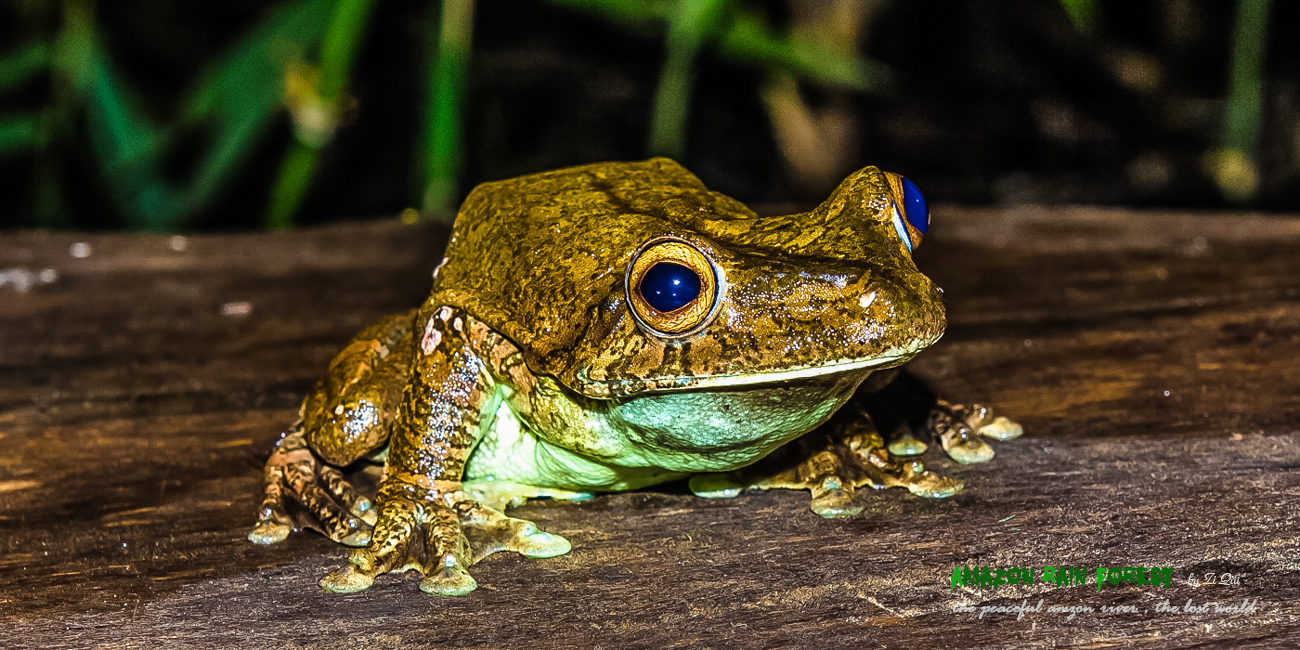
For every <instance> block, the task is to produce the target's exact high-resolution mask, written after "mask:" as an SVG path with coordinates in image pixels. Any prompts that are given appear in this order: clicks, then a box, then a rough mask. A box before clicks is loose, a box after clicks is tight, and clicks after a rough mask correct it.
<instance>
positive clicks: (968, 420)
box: [926, 401, 1024, 464]
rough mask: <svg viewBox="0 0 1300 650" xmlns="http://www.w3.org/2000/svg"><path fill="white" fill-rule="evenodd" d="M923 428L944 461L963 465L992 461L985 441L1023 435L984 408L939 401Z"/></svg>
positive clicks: (1016, 425) (1012, 425)
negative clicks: (935, 442)
mask: <svg viewBox="0 0 1300 650" xmlns="http://www.w3.org/2000/svg"><path fill="white" fill-rule="evenodd" d="M926 426H927V428H928V429H929V431H930V433H931V434H933V435H934V437H935V438H937V439H938V440H939V444H940V445H942V446H943V450H944V451H945V452H947V453H948V457H950V458H952V459H953V460H955V461H957V462H959V463H963V464H971V463H986V462H988V461H990V460H993V457H994V455H995V454H994V451H993V447H992V446H991V445H989V444H988V442H986V441H985V438H989V439H993V440H1011V439H1013V438H1018V437H1020V435H1021V434H1023V433H1024V429H1023V428H1021V426H1020V425H1019V424H1016V423H1015V422H1012V421H1011V420H1009V419H1007V418H1005V417H1002V416H995V415H994V414H993V410H992V409H990V408H988V407H986V406H981V405H979V404H973V405H971V406H963V405H960V404H957V405H950V404H948V403H946V402H943V401H940V402H938V403H937V404H935V406H934V409H933V410H931V411H930V418H929V420H928V421H927V423H926Z"/></svg>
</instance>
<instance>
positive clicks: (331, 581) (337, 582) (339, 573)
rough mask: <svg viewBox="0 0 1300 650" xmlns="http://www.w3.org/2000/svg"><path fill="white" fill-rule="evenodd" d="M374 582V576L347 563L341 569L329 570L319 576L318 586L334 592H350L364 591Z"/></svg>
mask: <svg viewBox="0 0 1300 650" xmlns="http://www.w3.org/2000/svg"><path fill="white" fill-rule="evenodd" d="M373 584H375V577H374V576H372V575H369V574H367V573H366V572H364V571H361V570H360V569H358V568H357V567H355V566H353V565H352V564H349V565H347V566H345V567H343V568H342V569H336V570H334V571H331V572H330V573H329V575H327V576H325V577H324V578H321V580H320V586H321V587H322V588H324V589H325V590H326V591H332V592H334V593H336V594H352V593H356V592H358V591H365V590H366V589H369V588H370V585H373Z"/></svg>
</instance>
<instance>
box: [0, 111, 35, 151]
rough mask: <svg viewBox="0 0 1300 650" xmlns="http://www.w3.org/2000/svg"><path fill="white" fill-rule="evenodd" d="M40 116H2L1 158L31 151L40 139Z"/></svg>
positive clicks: (0, 130) (0, 124)
mask: <svg viewBox="0 0 1300 650" xmlns="http://www.w3.org/2000/svg"><path fill="white" fill-rule="evenodd" d="M40 126H41V116H40V115H16V116H15V115H0V156H3V155H5V154H10V153H20V152H24V151H27V150H28V149H31V148H32V147H33V146H35V144H36V140H37V138H38V137H40Z"/></svg>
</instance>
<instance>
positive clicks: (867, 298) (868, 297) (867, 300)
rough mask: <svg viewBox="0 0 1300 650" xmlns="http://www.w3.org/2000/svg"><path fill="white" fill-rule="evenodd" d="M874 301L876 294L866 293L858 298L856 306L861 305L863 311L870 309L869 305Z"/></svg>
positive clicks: (872, 292) (873, 292)
mask: <svg viewBox="0 0 1300 650" xmlns="http://www.w3.org/2000/svg"><path fill="white" fill-rule="evenodd" d="M875 301H876V292H875V291H874V290H872V291H868V292H866V293H864V294H862V297H861V298H858V304H859V305H861V306H862V308H863V309H866V308H867V307H870V306H871V303H873V302H875Z"/></svg>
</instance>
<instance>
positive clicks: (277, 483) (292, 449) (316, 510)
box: [248, 422, 376, 546]
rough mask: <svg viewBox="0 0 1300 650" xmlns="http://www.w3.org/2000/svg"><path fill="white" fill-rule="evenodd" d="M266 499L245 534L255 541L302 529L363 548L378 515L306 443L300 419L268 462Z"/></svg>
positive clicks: (272, 540) (273, 539) (267, 541)
mask: <svg viewBox="0 0 1300 650" xmlns="http://www.w3.org/2000/svg"><path fill="white" fill-rule="evenodd" d="M263 485H264V495H265V496H264V498H263V500H262V506H261V508H260V509H259V510H258V519H257V524H256V525H255V526H254V527H253V530H252V531H251V532H249V533H248V539H249V541H251V542H253V543H254V544H275V543H277V542H281V541H284V539H285V538H286V537H288V535H289V533H291V532H293V531H295V530H300V529H303V528H311V529H314V530H318V531H320V532H322V533H324V534H325V535H326V536H328V537H329V538H330V539H333V540H334V541H336V542H342V543H344V544H348V545H350V546H362V545H365V544H366V542H367V541H368V540H369V536H370V529H371V528H372V527H373V526H374V523H375V520H376V513H375V512H374V508H373V507H372V505H371V502H370V499H368V498H366V497H365V496H364V495H362V494H361V493H360V492H359V491H358V490H357V489H356V488H355V487H353V486H352V485H351V484H350V483H348V481H347V480H346V479H345V478H344V476H343V472H342V471H341V470H339V469H338V468H336V467H333V466H330V465H328V464H326V463H325V462H324V461H323V460H321V458H320V457H319V456H318V455H316V453H315V452H313V451H312V450H311V448H310V447H309V446H308V444H307V441H306V438H305V436H304V433H303V428H302V423H301V422H298V423H297V424H295V425H294V426H293V428H291V429H290V430H289V431H288V432H287V433H286V434H285V436H284V437H283V438H281V439H280V441H279V442H278V443H277V444H276V446H275V450H274V451H272V452H271V457H270V458H269V459H267V461H266V470H265V472H264V475H263Z"/></svg>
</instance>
